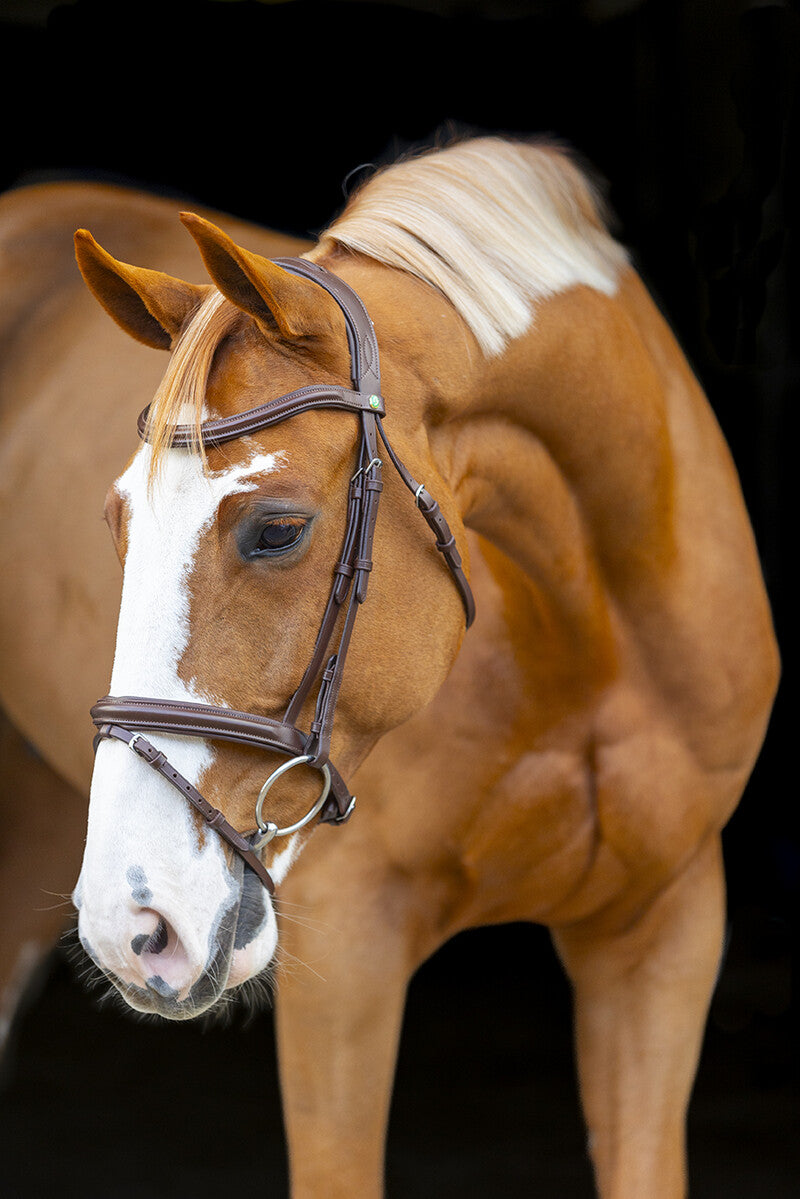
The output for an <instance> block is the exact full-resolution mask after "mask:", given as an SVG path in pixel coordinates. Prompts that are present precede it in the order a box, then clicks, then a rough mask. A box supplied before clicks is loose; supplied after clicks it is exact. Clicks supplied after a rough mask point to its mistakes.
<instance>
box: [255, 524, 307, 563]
mask: <svg viewBox="0 0 800 1199" xmlns="http://www.w3.org/2000/svg"><path fill="white" fill-rule="evenodd" d="M305 528H306V522H305V520H303V519H302V518H300V517H294V516H281V517H278V518H276V519H275V520H271V521H269V522H268V523H267V524H265V525H262V527H261V530H260V532H259V535H258V540H257V542H256V544H255V546H254V547H253V549H252V550H251V551H250V556H251V557H261V556H263V555H266V554H276V553H283V552H285V551H286V550H290V549H293V548H294V547H295V546H296V545H299V543H300V541H301V539H302V537H303V533H304V532H305Z"/></svg>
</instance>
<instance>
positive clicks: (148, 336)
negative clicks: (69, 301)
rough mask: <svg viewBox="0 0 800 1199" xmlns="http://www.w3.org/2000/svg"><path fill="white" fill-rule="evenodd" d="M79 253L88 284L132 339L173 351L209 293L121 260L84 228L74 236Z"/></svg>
mask: <svg viewBox="0 0 800 1199" xmlns="http://www.w3.org/2000/svg"><path fill="white" fill-rule="evenodd" d="M75 257H76V258H77V260H78V266H79V267H80V271H81V274H82V275H83V278H84V280H85V282H86V285H87V287H88V288H89V290H90V291H91V292H92V294H93V295H94V296H95V298H96V299H97V300H99V302H100V303H101V304H102V306H103V307H104V308H105V310H106V312H107V313H108V314H109V316H111V317H113V319H114V320H115V321H116V322H117V324H118V325H120V326H121V327H122V328H123V329H124V330H125V332H126V333H129V334H130V335H131V337H135V338H136V340H137V341H143V342H144V344H145V345H147V346H152V347H153V348H154V349H157V350H169V349H170V348H171V347H172V345H173V343H174V341H175V339H176V338H177V337H178V335H179V333H180V331H181V328H182V327H183V324H184V322H185V320H186V318H187V317H188V316H189V315H190V314H191V313H192V312H194V310H195V309H196V308H197V306H198V305H199V304H200V303H201V301H202V300H203V299H204V297H205V296H206V295H207V293H208V288H207V287H199V286H197V285H196V284H193V283H184V281H183V280H182V279H173V278H172V276H171V275H164V274H162V272H161V271H149V270H145V268H144V267H138V266H129V265H128V263H126V262H118V261H117V260H116V258H112V257H111V255H110V254H109V253H108V251H107V250H104V249H103V248H102V246H99V245H98V244H97V242H96V241H95V240H94V238H93V237H92V235H91V233H89V232H88V230H86V229H79V230H78V231H77V233H76V234H75Z"/></svg>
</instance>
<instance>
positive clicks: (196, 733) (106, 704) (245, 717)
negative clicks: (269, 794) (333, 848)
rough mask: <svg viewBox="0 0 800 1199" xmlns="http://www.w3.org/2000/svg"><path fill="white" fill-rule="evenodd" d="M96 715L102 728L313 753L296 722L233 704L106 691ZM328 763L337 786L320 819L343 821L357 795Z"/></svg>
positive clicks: (289, 754)
mask: <svg viewBox="0 0 800 1199" xmlns="http://www.w3.org/2000/svg"><path fill="white" fill-rule="evenodd" d="M90 715H91V717H92V720H93V722H94V724H95V725H96V726H97V728H98V729H102V728H104V727H106V726H108V725H113V726H118V727H119V726H121V727H124V728H127V729H128V731H130V730H133V731H134V732H139V731H141V730H146V731H147V732H150V733H173V734H177V735H178V736H182V737H187V736H188V737H210V738H211V739H212V740H217V741H233V742H238V743H239V744H245V745H255V746H257V747H258V748H259V749H269V750H274V751H275V752H276V753H280V754H285V755H286V757H289V758H296V757H300V755H301V754H306V753H308V750H307V748H306V746H307V743H308V738H307V737H304V735H303V734H302V733H301V732H300V730H299V729H296V728H294V726H293V725H290V724H285V723H283V722H282V721H278V720H271V719H270V718H269V717H268V716H256V715H254V714H253V713H252V712H237V711H236V710H235V709H233V708H215V707H211V706H210V705H205V704H194V703H190V702H189V701H187V700H163V699H145V698H143V697H141V696H138V695H125V696H112V695H106V696H104V697H103V698H102V699H99V700H98V701H97V703H96V704H95V705H94V706H93V707H92V709H91V713H90ZM319 764H320V765H322V763H321V762H320V763H319ZM312 765H316V763H312ZM326 765H327V766H328V769H329V770H330V772H331V791H330V796H329V798H328V801H327V803H326V805H325V807H324V808H323V809H322V811H321V813H320V820H321V822H322V823H324V824H343V823H344V821H345V820H346V819H347V816H348V814H349V811H350V810H351V809H352V805H353V796H352V795H351V794H350V790H349V788H348V786H347V784H346V783H345V781H344V779H343V778H342V776H341V775H340V774H339V772H338V771H337V770H336V768H335V767H334V766H332V765H331V763H330V762H327V761H326Z"/></svg>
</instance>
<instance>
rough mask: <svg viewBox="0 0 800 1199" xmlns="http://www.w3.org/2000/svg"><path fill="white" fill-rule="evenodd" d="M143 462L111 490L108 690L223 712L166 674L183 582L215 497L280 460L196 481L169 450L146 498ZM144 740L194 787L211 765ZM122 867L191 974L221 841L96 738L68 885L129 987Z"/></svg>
mask: <svg viewBox="0 0 800 1199" xmlns="http://www.w3.org/2000/svg"><path fill="white" fill-rule="evenodd" d="M150 455H151V450H150V447H149V446H148V445H144V446H142V448H141V449H140V450H139V452H138V453H137V454H136V456H135V457H134V459H133V460H132V462H131V464H130V466H129V467H128V469H127V470H126V471H125V473H124V474H123V475H122V476H121V477H120V479H119V480H118V482H117V489H118V491H119V493H120V494H121V495H122V496H124V497H125V499H126V500H127V503H128V508H129V513H130V516H129V526H128V545H127V555H126V561H125V571H124V577H123V586H122V600H121V604H120V614H119V625H118V630H117V645H116V653H115V657H114V666H113V670H112V676H111V683H110V688H109V691H110V694H112V695H120V696H122V695H142V696H152V697H154V698H159V699H175V700H188V701H193V702H196V703H213V704H216V705H219V706H224V705H225V698H224V696H214V695H209V694H205V693H203V692H202V691H201V690H200V688H199V687H198V686H197V685H196V684H195V683H194V682H192V681H190V682H188V683H187V682H185V681H184V680H183V679H182V678H181V677H180V676H179V674H178V666H179V663H180V661H181V658H182V656H183V653H184V650H185V649H186V646H187V644H188V640H189V635H190V629H189V607H190V596H189V590H188V582H189V579H190V577H191V573H192V568H193V564H194V561H195V557H196V554H197V550H198V547H199V544H200V540H201V538H202V536H203V535H204V533H205V532H206V531H207V530H208V529H209V527H210V526H211V524H212V522H213V520H214V518H215V516H216V513H217V510H218V508H219V504H220V502H221V501H222V499H223V498H224V497H225V496H228V495H232V494H234V493H236V492H243V491H248V490H252V489H253V488H255V487H256V485H257V484H256V482H255V481H254V480H253V476H254V475H256V474H257V475H263V474H266V473H268V472H272V471H277V470H280V469H281V468H282V467H283V466H285V464H286V459H285V456H284V455H283V454H259V453H257V452H254V453H253V454H252V455H251V457H250V458H249V460H248V461H246V462H245V463H244V464H242V465H239V466H235V467H232V468H231V469H230V470H228V471H225V472H224V473H218V474H206V473H204V472H203V469H202V464H201V460H200V458H199V456H198V455H196V454H194V453H192V452H190V451H183V450H179V449H173V450H171V451H170V452H169V453H168V454H167V456H166V460H165V463H164V469H163V472H162V474H161V476H160V478H159V480H158V481H157V482H156V484H155V486H154V488H153V489H152V491H150V490H149V489H148V473H149V466H150ZM147 737H148V740H150V741H152V742H153V744H155V745H158V746H159V748H162V749H163V750H164V751H165V752H166V753H168V755H169V758H170V761H171V762H173V763H174V765H175V767H176V769H177V770H179V771H180V773H181V774H183V775H184V776H185V777H186V778H187V779H189V781H190V782H192V783H193V784H194V785H195V786H197V785H198V781H199V779H200V778H201V776H202V774H203V772H204V771H205V770H206V769H207V768H208V766H209V765H210V764H211V763H212V762H213V757H214V753H213V749H212V748H211V746H210V745H209V744H208V743H207V742H206V741H205V740H203V739H202V738H196V737H175V736H159V735H158V734H157V733H148V734H147ZM132 867H133V868H136V869H139V870H140V871H141V873H142V874H143V876H144V877H145V878H146V880H147V889H148V891H149V892H150V894H151V895H152V900H151V901H149V902H150V903H151V904H152V908H153V909H154V910H155V911H157V912H158V913H159V914H160V915H162V916H163V917H164V918H165V919H166V920H167V921H168V922H169V923H170V925H171V926H172V927H173V928H174V930H175V931H176V933H177V934H178V936H179V937H180V940H181V942H182V945H183V948H184V950H185V951H186V956H187V959H188V961H189V963H190V965H191V969H195V968H197V967H199V966H203V965H205V964H206V962H207V961H208V959H209V954H210V953H211V952H213V938H214V931H215V928H216V926H217V924H218V922H219V920H220V919H221V917H222V915H223V914H224V913H225V911H227V909H229V908H230V907H231V904H232V903H233V902H234V899H235V896H233V895H232V894H231V875H230V872H229V871H228V869H227V866H226V862H225V856H224V852H223V847H222V842H221V841H220V839H219V838H218V837H216V836H214V835H209V836H208V837H206V838H205V842H204V844H203V846H202V848H200V847H199V845H198V836H197V831H196V827H195V825H194V822H193V820H192V816H191V809H190V807H189V805H188V804H187V803H185V802H184V801H182V800H181V798H180V796H178V794H177V793H176V792H175V790H174V788H172V787H171V786H170V784H169V783H167V782H166V780H165V779H163V778H161V777H160V776H159V775H158V774H157V773H156V772H155V771H153V770H152V769H151V768H150V767H148V766H147V764H146V763H145V762H143V761H142V760H141V759H139V758H137V757H136V755H135V754H134V753H132V752H131V751H130V749H129V748H128V747H127V746H125V745H123V744H122V743H120V742H116V741H109V740H106V741H103V742H101V744H100V746H99V747H98V751H97V757H96V761H95V769H94V775H93V778H92V788H91V794H90V804H89V825H88V833H87V841H86V850H85V854H84V861H83V867H82V871H81V877H80V880H79V883H78V887H76V901H78V902H79V903H80V912H81V914H80V931H81V935H82V937H84V938H85V940H86V941H87V942H88V943H89V945H90V946H91V949H92V951H93V953H94V954H95V956H96V957H97V958H98V959H99V960H100V961H101V964H102V965H103V966H104V968H106V969H110V970H112V971H113V972H114V973H116V974H118V975H119V976H120V977H121V978H122V979H123V980H124V981H130V982H134V983H136V984H137V985H141V983H142V981H143V980H142V978H141V977H140V974H141V970H140V968H139V963H138V962H136V961H133V960H132V958H131V951H130V941H131V939H132V934H131V930H132V929H133V928H134V926H135V920H136V919H137V918H138V919H140V918H141V911H142V906H143V905H142V903H141V896H139V901H138V902H137V899H136V898H134V895H133V894H132V889H131V886H130V883H129V881H128V879H127V878H126V872H127V871H128V870H129V869H130V868H132ZM287 868H288V863H287ZM148 906H149V905H148ZM268 906H269V905H268ZM269 914H270V919H268V920H266V921H265V924H264V928H263V929H262V931H261V932H260V933H259V935H258V937H257V938H256V939H255V940H254V941H253V942H252V943H251V946H250V947H249V948H250V951H251V956H252V955H253V954H256V953H260V954H262V955H264V958H263V962H262V964H265V963H266V961H267V960H269V956H270V955H271V952H272V951H273V950H274V944H275V939H276V932H275V924H274V916H273V915H272V913H271V911H270V913H269ZM165 957H166V955H165ZM190 965H187V967H186V969H187V971H189V970H190ZM132 968H134V977H131V971H132ZM137 969H139V973H138V974H137V973H136V970H137ZM178 974H180V971H178ZM170 981H171V985H174V986H175V987H176V989H177V990H178V991H186V990H187V989H188V986H189V985H190V980H189V979H188V975H187V979H185V980H181V979H180V978H179V977H178V975H177V974H175V975H174V976H173V978H172V979H171V980H170Z"/></svg>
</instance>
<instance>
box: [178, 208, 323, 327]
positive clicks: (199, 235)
mask: <svg viewBox="0 0 800 1199" xmlns="http://www.w3.org/2000/svg"><path fill="white" fill-rule="evenodd" d="M181 220H182V221H183V223H184V225H185V226H186V228H187V229H188V230H189V232H190V233H191V235H192V237H193V238H194V240H195V241H196V242H197V246H198V249H199V250H200V253H201V255H202V258H203V262H204V263H205V266H206V270H207V271H208V273H209V275H210V276H211V278H212V279H213V281H214V283H215V284H216V285H217V287H218V288H219V290H220V291H221V292H222V294H223V295H224V296H226V297H227V299H229V300H230V301H231V303H232V304H235V305H236V307H237V308H241V309H242V310H243V311H244V312H247V313H249V315H250V316H252V317H253V319H254V320H255V322H256V324H257V325H258V326H259V327H260V328H261V329H262V330H263V331H264V332H266V333H275V332H278V333H279V334H280V335H281V336H282V337H286V338H289V339H293V338H297V337H313V336H319V335H321V334H326V333H331V332H333V330H334V329H335V327H336V326H335V323H334V321H335V317H336V312H337V310H336V306H335V304H334V303H333V302H332V301H330V299H329V297H328V295H327V293H326V292H324V291H323V290H322V288H320V287H317V285H316V284H315V283H311V282H309V281H308V280H307V279H302V278H298V277H297V276H296V275H292V274H290V273H289V271H285V270H284V269H283V268H282V267H280V266H277V265H276V264H275V263H274V262H271V261H270V260H269V259H268V258H262V257H261V255H260V254H254V253H252V252H251V251H250V250H243V249H242V248H241V246H237V245H236V243H235V242H234V241H232V239H231V238H230V237H228V235H227V234H226V233H223V231H222V230H221V229H218V228H217V226H216V225H212V224H211V222H210V221H206V220H204V219H203V218H202V217H199V216H195V214H194V213H192V212H182V213H181Z"/></svg>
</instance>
